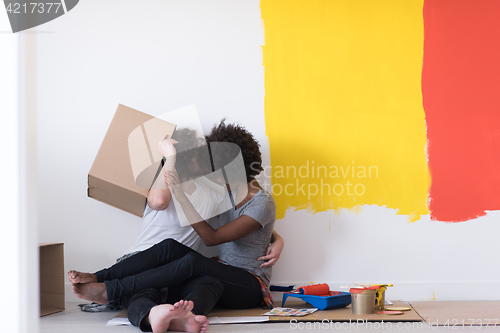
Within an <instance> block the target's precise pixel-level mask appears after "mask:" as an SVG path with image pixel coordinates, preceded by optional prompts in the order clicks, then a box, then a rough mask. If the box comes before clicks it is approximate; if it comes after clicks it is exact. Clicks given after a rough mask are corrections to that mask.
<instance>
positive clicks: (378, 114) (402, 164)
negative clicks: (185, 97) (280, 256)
mask: <svg viewBox="0 0 500 333" xmlns="http://www.w3.org/2000/svg"><path fill="white" fill-rule="evenodd" d="M422 8H423V1H422V0H418V1H415V0H405V1H401V0H386V1H380V0H377V1H372V0H366V1H352V0H344V1H333V0H293V1H290V0H262V1H261V11H262V18H263V22H264V31H265V46H263V59H264V67H265V90H266V93H265V119H266V131H267V135H268V137H269V144H270V153H271V167H272V172H271V174H272V182H273V194H274V197H275V200H276V203H277V206H278V214H277V215H278V218H283V217H284V215H285V211H286V209H287V208H289V207H295V208H296V209H308V210H310V211H313V212H320V211H326V210H329V209H333V210H336V211H338V209H340V208H356V207H358V206H359V205H364V204H369V205H371V204H375V205H379V206H386V207H387V208H395V209H398V210H399V211H398V214H407V215H408V216H409V220H410V221H415V220H418V219H419V217H420V215H423V214H428V213H429V211H428V203H427V196H428V189H429V186H430V174H429V170H428V168H427V160H426V151H425V149H426V125H425V115H424V110H423V107H422V93H421V73H422V59H423V38H424V36H423V18H422ZM353 169H354V170H353ZM299 171H301V172H299ZM353 171H354V172H353ZM318 172H319V175H318ZM370 172H371V173H370ZM341 190H343V191H341Z"/></svg>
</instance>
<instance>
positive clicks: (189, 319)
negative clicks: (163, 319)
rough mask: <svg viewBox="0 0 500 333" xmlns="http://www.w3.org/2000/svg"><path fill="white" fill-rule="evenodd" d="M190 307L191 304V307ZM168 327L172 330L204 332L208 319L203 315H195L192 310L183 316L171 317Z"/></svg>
mask: <svg viewBox="0 0 500 333" xmlns="http://www.w3.org/2000/svg"><path fill="white" fill-rule="evenodd" d="M189 302H191V301H189ZM191 303H193V302H191ZM192 308H193V307H192V306H191V309H192ZM170 329H171V330H172V331H182V332H193V333H198V332H200V333H204V332H206V331H207V329H208V320H207V317H205V316H196V315H194V314H193V313H192V312H189V313H188V314H187V315H186V316H185V317H183V318H176V319H172V321H171V322H170Z"/></svg>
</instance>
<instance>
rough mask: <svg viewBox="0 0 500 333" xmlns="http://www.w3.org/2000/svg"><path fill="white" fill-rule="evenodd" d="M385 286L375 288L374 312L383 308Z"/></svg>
mask: <svg viewBox="0 0 500 333" xmlns="http://www.w3.org/2000/svg"><path fill="white" fill-rule="evenodd" d="M386 289H387V287H385V286H383V287H381V288H380V289H377V293H376V294H375V312H379V311H383V310H384V309H385V290H386Z"/></svg>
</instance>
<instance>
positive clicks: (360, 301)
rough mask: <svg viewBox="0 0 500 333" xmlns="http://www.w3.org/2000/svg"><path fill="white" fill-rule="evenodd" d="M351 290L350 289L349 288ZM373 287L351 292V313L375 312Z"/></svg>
mask: <svg viewBox="0 0 500 333" xmlns="http://www.w3.org/2000/svg"><path fill="white" fill-rule="evenodd" d="M351 290H352V289H351ZM376 293H377V290H375V289H365V290H363V291H361V292H359V291H357V293H352V292H351V304H352V313H353V314H371V313H375V301H376V299H375V294H376Z"/></svg>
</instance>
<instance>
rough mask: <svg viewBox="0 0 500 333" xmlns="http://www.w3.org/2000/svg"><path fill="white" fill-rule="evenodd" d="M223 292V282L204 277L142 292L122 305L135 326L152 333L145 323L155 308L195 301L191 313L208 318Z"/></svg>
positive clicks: (122, 300) (125, 298) (125, 299)
mask: <svg viewBox="0 0 500 333" xmlns="http://www.w3.org/2000/svg"><path fill="white" fill-rule="evenodd" d="M223 290H224V288H223V286H222V282H220V281H219V280H217V279H215V278H213V277H210V276H202V277H199V278H194V279H191V280H188V281H186V282H184V283H183V284H181V285H180V286H176V287H175V288H164V289H162V290H159V289H155V288H149V289H144V290H141V291H139V292H138V293H135V294H134V295H132V296H131V297H130V296H124V297H122V299H121V304H123V305H124V306H125V307H126V308H127V309H128V310H127V316H128V319H129V321H130V322H131V323H132V324H133V325H135V326H137V327H139V328H140V329H141V330H142V331H143V332H150V331H151V326H149V325H146V324H145V323H144V318H145V317H146V316H147V315H148V314H149V311H150V310H151V309H152V308H153V307H154V306H156V305H159V304H174V303H175V302H177V301H179V300H181V299H184V300H188V301H193V303H194V308H193V310H191V312H193V313H194V314H195V315H205V316H206V315H207V314H208V313H209V312H210V310H212V308H213V306H214V305H215V303H216V302H217V300H218V299H219V298H220V296H221V295H222V292H223Z"/></svg>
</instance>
